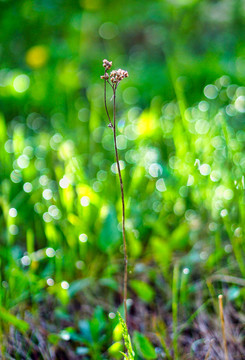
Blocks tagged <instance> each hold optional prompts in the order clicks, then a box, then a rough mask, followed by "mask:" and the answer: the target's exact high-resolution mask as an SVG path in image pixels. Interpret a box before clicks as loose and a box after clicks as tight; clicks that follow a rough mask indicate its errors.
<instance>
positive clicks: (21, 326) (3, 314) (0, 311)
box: [0, 307, 30, 333]
mask: <svg viewBox="0 0 245 360" xmlns="http://www.w3.org/2000/svg"><path fill="white" fill-rule="evenodd" d="M0 319H2V320H3V321H6V322H8V323H10V324H12V325H14V326H15V327H16V329H18V330H19V331H21V332H22V333H25V332H26V331H27V330H28V329H29V327H30V325H29V324H28V323H27V322H26V321H24V320H21V319H18V318H17V317H16V316H15V315H13V314H11V313H10V312H9V311H8V310H6V309H4V308H3V307H0Z"/></svg>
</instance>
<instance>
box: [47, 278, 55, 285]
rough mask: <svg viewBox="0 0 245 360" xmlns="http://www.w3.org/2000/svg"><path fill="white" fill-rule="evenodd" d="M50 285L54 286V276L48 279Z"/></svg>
mask: <svg viewBox="0 0 245 360" xmlns="http://www.w3.org/2000/svg"><path fill="white" fill-rule="evenodd" d="M47 285H48V286H54V280H53V279H52V278H49V279H47Z"/></svg>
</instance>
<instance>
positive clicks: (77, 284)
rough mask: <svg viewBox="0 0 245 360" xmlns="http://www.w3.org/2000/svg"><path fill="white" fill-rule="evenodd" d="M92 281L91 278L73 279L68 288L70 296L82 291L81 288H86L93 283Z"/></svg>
mask: <svg viewBox="0 0 245 360" xmlns="http://www.w3.org/2000/svg"><path fill="white" fill-rule="evenodd" d="M91 282H92V279H89V278H87V279H82V280H76V281H73V282H72V283H71V284H70V287H69V290H68V292H69V295H70V297H73V296H74V295H76V294H77V293H78V292H79V291H81V290H83V289H85V288H86V287H88V286H89V285H91Z"/></svg>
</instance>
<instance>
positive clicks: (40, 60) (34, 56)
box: [26, 45, 48, 69]
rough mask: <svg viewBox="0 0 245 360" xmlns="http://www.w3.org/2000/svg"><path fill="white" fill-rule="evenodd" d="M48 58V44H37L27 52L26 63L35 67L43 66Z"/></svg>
mask: <svg viewBox="0 0 245 360" xmlns="http://www.w3.org/2000/svg"><path fill="white" fill-rule="evenodd" d="M47 60H48V51H47V48H46V46H43V45H36V46H33V47H31V48H30V49H29V50H28V51H27V53H26V63H27V65H29V66H30V67H32V68H34V69H39V68H41V67H43V66H44V65H45V64H46V63H47Z"/></svg>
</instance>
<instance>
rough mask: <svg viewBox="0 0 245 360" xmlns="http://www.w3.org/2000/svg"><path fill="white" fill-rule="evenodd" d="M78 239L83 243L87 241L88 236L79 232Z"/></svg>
mask: <svg viewBox="0 0 245 360" xmlns="http://www.w3.org/2000/svg"><path fill="white" fill-rule="evenodd" d="M79 240H80V241H81V242H83V243H85V242H87V241H88V236H87V235H86V234H80V235H79Z"/></svg>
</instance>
